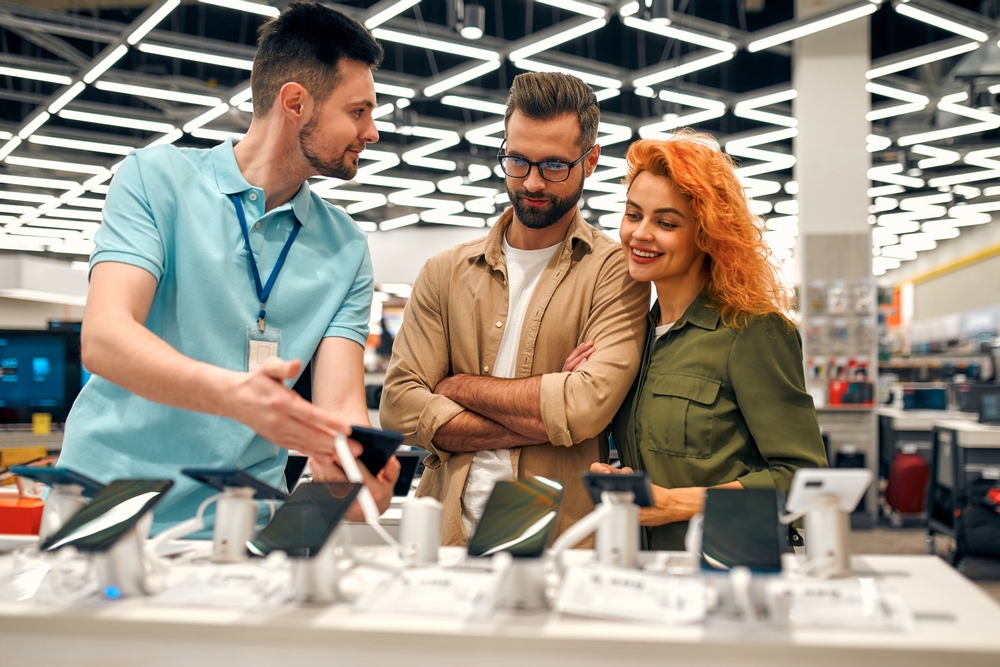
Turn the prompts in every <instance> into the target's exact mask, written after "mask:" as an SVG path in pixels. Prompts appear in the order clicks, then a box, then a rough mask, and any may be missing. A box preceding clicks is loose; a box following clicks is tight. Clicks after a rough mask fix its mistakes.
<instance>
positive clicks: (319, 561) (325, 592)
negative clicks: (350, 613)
mask: <svg viewBox="0 0 1000 667" xmlns="http://www.w3.org/2000/svg"><path fill="white" fill-rule="evenodd" d="M334 543H335V540H334V539H330V540H328V541H327V543H326V544H325V545H324V546H323V548H322V549H320V551H319V553H318V554H316V556H315V557H313V558H292V559H291V566H292V588H293V589H294V590H295V601H296V602H300V603H305V604H327V603H330V602H333V601H334V600H336V599H337V597H338V594H339V592H338V583H339V574H338V571H337V567H338V565H337V554H336V551H337V549H336V545H335V544H334Z"/></svg>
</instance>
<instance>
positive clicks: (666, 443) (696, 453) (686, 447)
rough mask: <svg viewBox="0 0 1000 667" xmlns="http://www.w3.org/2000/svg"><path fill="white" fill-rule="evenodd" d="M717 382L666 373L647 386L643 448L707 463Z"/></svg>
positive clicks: (718, 385)
mask: <svg viewBox="0 0 1000 667" xmlns="http://www.w3.org/2000/svg"><path fill="white" fill-rule="evenodd" d="M721 385H722V383H721V382H720V381H719V380H716V379H713V378H708V377H702V376H700V375H687V374H683V373H666V374H664V375H661V376H660V377H658V378H656V379H655V380H654V381H653V383H652V386H651V394H652V397H651V398H650V402H649V405H650V409H649V414H647V415H646V419H645V421H646V424H647V432H646V438H645V441H646V443H647V448H648V449H649V450H650V451H653V452H662V453H664V454H672V455H674V456H685V457H690V458H696V459H707V458H709V457H711V455H712V438H713V430H714V428H715V418H714V413H715V403H716V400H717V399H718V397H719V387H720V386H721Z"/></svg>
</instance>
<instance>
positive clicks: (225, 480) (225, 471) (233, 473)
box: [181, 468, 288, 500]
mask: <svg viewBox="0 0 1000 667" xmlns="http://www.w3.org/2000/svg"><path fill="white" fill-rule="evenodd" d="M181 472H182V473H184V474H185V475H187V476H188V477H191V478H192V479H196V480H198V481H199V482H201V483H202V484H207V485H208V486H211V487H214V488H216V489H219V490H220V491H222V490H224V489H226V488H250V489H253V491H254V494H253V497H254V498H256V499H257V500H288V494H287V493H285V492H284V491H282V490H281V489H276V488H274V487H273V486H271V485H270V484H267V483H265V482H262V481H260V480H259V479H257V478H256V477H254V476H253V475H251V474H249V473H247V472H246V471H244V470H238V469H236V468H182V469H181Z"/></svg>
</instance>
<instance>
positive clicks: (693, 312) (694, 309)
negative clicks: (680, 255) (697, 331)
mask: <svg viewBox="0 0 1000 667" xmlns="http://www.w3.org/2000/svg"><path fill="white" fill-rule="evenodd" d="M649 318H650V321H651V322H652V325H651V328H652V327H655V326H656V323H657V322H658V321H659V318H660V304H659V303H656V304H654V305H653V308H652V310H650V311H649ZM685 324H692V325H694V326H696V327H699V328H701V329H705V330H707V331H715V330H716V329H717V328H718V327H719V311H718V310H717V309H716V308H714V307H713V306H712V300H711V299H710V298H709V296H708V293H707V292H706V290H702V291H701V292H699V293H698V296H696V297H695V299H694V301H692V302H691V305H690V306H688V307H687V310H685V311H684V314H683V315H681V318H680V319H679V320H677V322H676V323H675V324H674V326H673V327H671V329H672V330H677V329H680V328H681V327H683V326H684V325H685Z"/></svg>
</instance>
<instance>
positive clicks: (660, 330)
mask: <svg viewBox="0 0 1000 667" xmlns="http://www.w3.org/2000/svg"><path fill="white" fill-rule="evenodd" d="M675 324H677V321H676V320H675V321H673V322H671V323H670V324H662V325H660V326H658V327H656V328H655V329H653V340H659V338H660V336H662V335H663V334H665V333H667V332H668V331H670V327H672V326H674V325H675Z"/></svg>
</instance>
